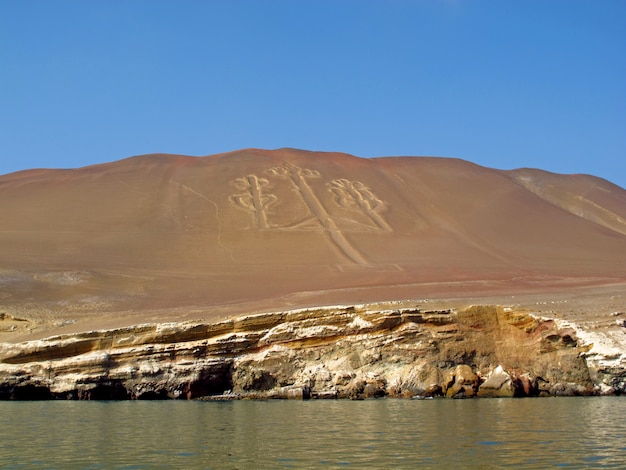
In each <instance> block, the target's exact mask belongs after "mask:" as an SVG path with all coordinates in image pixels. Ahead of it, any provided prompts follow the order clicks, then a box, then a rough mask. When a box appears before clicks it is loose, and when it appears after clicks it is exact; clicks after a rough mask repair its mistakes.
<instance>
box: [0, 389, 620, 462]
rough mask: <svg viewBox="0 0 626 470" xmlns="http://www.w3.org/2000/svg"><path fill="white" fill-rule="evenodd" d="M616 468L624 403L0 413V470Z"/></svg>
mask: <svg viewBox="0 0 626 470" xmlns="http://www.w3.org/2000/svg"><path fill="white" fill-rule="evenodd" d="M563 467H565V468H626V398H625V397H602V398H600V397H590V398H582V397H580V398H534V399H533V398H530V399H474V400H445V399H436V400H401V399H380V400H365V401H349V400H339V401H336V400H311V401H231V402H201V401H159V402H155V401H151V402H148V401H126V402H75V401H68V402H60V401H47V402H46V401H42V402H0V468H51V469H52V468H58V469H70V468H124V469H141V468H185V469H188V468H208V469H264V468H268V469H269V468H271V469H274V468H277V469H279V468H322V469H323V468H359V469H360V468H364V469H365V468H367V469H372V468H379V469H387V468H388V469H402V468H406V469H409V468H411V469H415V468H424V469H428V468H438V469H442V468H480V469H489V468H563Z"/></svg>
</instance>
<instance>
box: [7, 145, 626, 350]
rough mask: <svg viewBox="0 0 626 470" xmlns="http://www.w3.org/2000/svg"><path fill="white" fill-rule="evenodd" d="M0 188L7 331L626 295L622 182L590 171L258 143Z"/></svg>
mask: <svg viewBox="0 0 626 470" xmlns="http://www.w3.org/2000/svg"><path fill="white" fill-rule="evenodd" d="M0 201H1V204H0V221H1V225H0V247H1V248H0V341H19V340H24V339H30V338H37V337H42V336H48V335H51V334H57V333H63V332H68V333H69V332H74V331H81V330H90V329H95V328H109V327H115V326H122V325H129V324H135V323H142V322H155V321H178V320H191V319H193V320H196V319H204V320H209V321H210V320H213V319H218V318H224V317H226V316H229V315H236V314H242V313H250V312H255V311H271V310H285V309H293V308H298V307H305V306H314V305H335V304H351V303H370V302H387V301H395V300H406V302H405V303H409V304H413V305H421V306H424V307H425V308H428V307H429V306H433V305H441V304H446V305H449V306H461V305H465V304H468V303H500V304H515V305H523V306H527V307H528V308H531V309H534V310H536V311H538V312H546V313H554V312H556V313H558V314H560V315H565V316H570V317H571V318H576V319H578V320H582V321H592V320H593V321H604V320H605V319H606V318H608V315H609V314H610V313H615V312H618V311H623V310H625V309H626V306H625V304H624V302H625V296H626V191H625V190H624V189H622V188H620V187H618V186H615V185H613V184H611V183H609V182H607V181H605V180H602V179H599V178H596V177H593V176H588V175H555V174H551V173H547V172H543V171H540V170H515V171H500V170H493V169H489V168H484V167H480V166H477V165H474V164H472V163H469V162H465V161H462V160H457V159H444V158H430V157H402V158H400V157H395V158H377V159H361V158H357V157H353V156H350V155H345V154H338V153H316V152H306V151H300V150H291V149H283V150H276V151H265V150H254V149H249V150H241V151H237V152H232V153H228V154H221V155H214V156H208V157H202V158H196V157H186V156H174V155H147V156H140V157H133V158H129V159H126V160H121V161H118V162H113V163H108V164H104V165H96V166H91V167H86V168H80V169H75V170H31V171H24V172H19V173H13V174H9V175H4V176H0ZM22 320H24V321H22Z"/></svg>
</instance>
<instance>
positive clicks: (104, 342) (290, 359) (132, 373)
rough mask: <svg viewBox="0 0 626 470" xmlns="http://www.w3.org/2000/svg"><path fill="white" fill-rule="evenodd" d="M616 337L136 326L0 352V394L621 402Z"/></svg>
mask: <svg viewBox="0 0 626 470" xmlns="http://www.w3.org/2000/svg"><path fill="white" fill-rule="evenodd" d="M618 333H619V335H621V336H623V337H624V338H626V335H624V334H623V331H618ZM621 336H620V337H610V336H607V335H602V334H600V333H598V332H590V331H583V330H581V329H580V327H578V326H577V325H575V324H572V323H566V322H561V321H558V320H555V319H550V318H542V317H540V316H537V315H533V314H532V313H531V312H528V311H524V310H520V309H515V308H512V307H498V306H473V307H469V308H466V309H463V310H458V311H457V310H455V309H450V310H431V311H423V310H421V309H419V308H418V307H417V306H416V307H412V308H406V307H403V308H398V309H384V310H383V309H379V308H376V307H375V306H372V305H369V306H368V305H355V306H332V307H323V308H315V309H300V310H293V311H287V312H278V313H264V314H255V315H248V316H242V317H238V318H233V319H229V320H226V321H222V322H218V323H204V322H182V323H161V324H142V325H136V326H132V327H127V328H118V329H111V330H98V331H90V332H85V333H80V334H68V335H61V336H54V337H50V338H47V339H43V340H37V341H26V342H22V343H0V399H1V400H32V399H75V400H126V399H223V400H224V399H268V398H283V399H325V398H351V399H362V398H372V397H405V398H411V397H414V398H427V397H447V398H470V397H526V396H572V395H621V394H624V393H626V347H625V344H626V340H624V339H623V338H621Z"/></svg>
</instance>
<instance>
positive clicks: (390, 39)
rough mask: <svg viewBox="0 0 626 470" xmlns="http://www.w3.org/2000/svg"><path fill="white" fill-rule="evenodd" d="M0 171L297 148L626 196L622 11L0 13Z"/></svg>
mask: <svg viewBox="0 0 626 470" xmlns="http://www.w3.org/2000/svg"><path fill="white" fill-rule="evenodd" d="M0 87H1V90H2V91H1V92H0V154H1V156H2V158H1V159H0V174H4V173H9V172H13V171H17V170H21V169H26V168H35V167H46V168H72V167H79V166H84V165H89V164H93V163H100V162H106V161H113V160H119V159H122V158H125V157H128V156H132V155H138V154H146V153H156V152H163V153H177V154H188V155H208V154H213V153H219V152H226V151H230V150H236V149H239V148H245V147H260V148H280V147H296V148H303V149H309V150H328V151H342V152H347V153H351V154H355V155H358V156H362V157H374V156H383V155H438V156H449V157H458V158H463V159H466V160H470V161H473V162H475V163H478V164H481V165H485V166H489V167H494V168H503V169H510V168H518V167H535V168H542V169H545V170H549V171H555V172H559V173H590V174H595V175H597V176H601V177H604V178H607V179H609V180H611V181H613V182H615V183H617V184H619V185H620V186H622V187H626V1H623V0H587V1H579V0H538V1H534V0H523V1H522V0H515V1H514V0H439V1H438V0H331V1H327V0H311V1H308V0H257V1H239V0H228V1H221V0H220V1H218V0H215V1H209V0H198V1H192V0H183V1H173V0H171V1H160V0H128V1H122V0H107V1H104V0H102V1H98V0H91V1H86V0H76V1H70V0H55V1H50V0H40V1H36V0H21V1H18V0H0Z"/></svg>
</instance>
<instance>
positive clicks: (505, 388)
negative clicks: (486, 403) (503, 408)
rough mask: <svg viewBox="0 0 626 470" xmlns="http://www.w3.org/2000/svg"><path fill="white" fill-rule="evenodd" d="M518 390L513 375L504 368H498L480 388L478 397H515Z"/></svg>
mask: <svg viewBox="0 0 626 470" xmlns="http://www.w3.org/2000/svg"><path fill="white" fill-rule="evenodd" d="M515 392H516V388H515V383H514V380H513V379H512V377H511V375H510V374H509V373H508V372H507V371H505V370H504V368H503V367H502V366H498V367H496V368H495V369H494V370H493V371H492V372H491V373H490V374H489V377H487V380H485V381H484V382H483V383H482V384H481V385H480V387H479V389H478V393H477V396H478V397H481V398H502V397H512V396H515Z"/></svg>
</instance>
